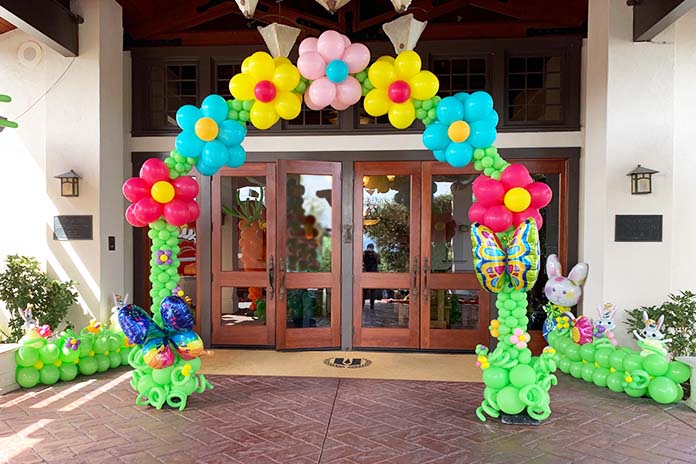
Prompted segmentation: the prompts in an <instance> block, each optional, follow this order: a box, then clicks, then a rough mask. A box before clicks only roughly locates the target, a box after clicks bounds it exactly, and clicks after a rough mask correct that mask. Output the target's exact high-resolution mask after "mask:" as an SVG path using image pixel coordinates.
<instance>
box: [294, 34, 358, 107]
mask: <svg viewBox="0 0 696 464" xmlns="http://www.w3.org/2000/svg"><path fill="white" fill-rule="evenodd" d="M299 54H300V56H299V58H298V60H297V69H299V71H300V74H301V75H302V77H304V78H305V79H308V80H310V81H313V82H312V83H311V84H310V86H309V88H308V89H307V92H305V96H304V98H305V104H306V105H307V106H308V107H309V108H310V109H313V110H321V109H323V108H326V107H327V106H329V105H331V106H332V107H333V108H334V109H336V110H339V111H340V110H344V109H346V108H348V107H349V106H351V105H354V104H356V103H357V102H358V101H359V100H360V98H361V97H362V88H361V86H360V82H358V80H357V79H356V78H354V77H353V76H352V74H357V73H359V72H361V71H363V70H364V69H365V68H367V65H368V64H370V50H368V48H367V47H366V46H365V45H363V44H359V43H355V44H354V43H351V42H350V40H349V39H348V37H346V36H345V35H343V34H339V33H338V32H336V31H325V32H323V33H322V34H321V35H320V36H319V38H318V39H317V38H314V37H310V38H307V39H304V40H303V41H302V43H300V47H299Z"/></svg>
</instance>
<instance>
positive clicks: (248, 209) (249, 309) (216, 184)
mask: <svg viewBox="0 0 696 464" xmlns="http://www.w3.org/2000/svg"><path fill="white" fill-rule="evenodd" d="M211 216H212V222H213V244H212V253H213V259H212V264H213V285H212V306H213V308H212V309H213V311H212V315H213V318H212V322H213V324H212V325H213V334H212V339H213V343H214V344H224V345H252V346H273V345H274V344H275V289H274V279H275V275H274V274H273V273H274V271H275V269H274V267H275V262H274V255H275V226H276V223H275V216H276V215H275V165H274V164H271V163H258V164H256V163H249V164H247V165H245V166H244V167H242V168H237V169H222V170H221V171H220V172H219V173H218V174H217V175H215V176H214V178H213V189H212V214H211Z"/></svg>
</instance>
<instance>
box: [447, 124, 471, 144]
mask: <svg viewBox="0 0 696 464" xmlns="http://www.w3.org/2000/svg"><path fill="white" fill-rule="evenodd" d="M470 133H471V128H470V127H469V124H467V122H466V121H455V122H453V123H452V124H450V126H449V129H447V136H448V137H449V138H450V140H451V141H453V142H457V143H461V142H463V141H465V140H466V139H468V138H469V134H470Z"/></svg>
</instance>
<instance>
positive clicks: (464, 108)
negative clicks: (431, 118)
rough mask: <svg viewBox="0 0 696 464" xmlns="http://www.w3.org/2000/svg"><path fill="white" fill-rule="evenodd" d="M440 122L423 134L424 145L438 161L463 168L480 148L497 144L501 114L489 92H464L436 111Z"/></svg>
mask: <svg viewBox="0 0 696 464" xmlns="http://www.w3.org/2000/svg"><path fill="white" fill-rule="evenodd" d="M435 112H436V114H437V120H436V121H435V122H434V123H432V124H430V125H429V126H428V127H427V128H426V129H425V132H423V145H425V146H426V147H427V148H428V149H429V150H432V151H433V155H434V156H435V159H437V160H438V161H442V162H445V161H446V162H447V163H449V164H451V165H452V166H454V167H456V168H461V167H464V166H466V165H467V164H469V162H471V158H472V156H473V154H474V149H476V148H487V147H489V146H491V145H493V142H494V141H495V137H496V130H495V126H497V125H498V113H496V112H495V110H494V109H493V98H491V96H490V95H489V94H488V93H487V92H474V93H472V94H471V95H469V94H468V93H466V92H460V93H458V94H456V95H454V96H452V97H445V98H443V99H442V100H441V101H440V103H438V105H437V108H436V110H435Z"/></svg>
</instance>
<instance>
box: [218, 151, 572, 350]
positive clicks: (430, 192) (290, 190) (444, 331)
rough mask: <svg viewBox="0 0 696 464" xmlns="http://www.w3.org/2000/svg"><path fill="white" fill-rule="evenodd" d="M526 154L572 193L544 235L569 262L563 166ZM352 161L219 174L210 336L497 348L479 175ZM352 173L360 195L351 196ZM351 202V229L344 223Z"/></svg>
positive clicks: (244, 342)
mask: <svg viewBox="0 0 696 464" xmlns="http://www.w3.org/2000/svg"><path fill="white" fill-rule="evenodd" d="M524 163H525V164H526V165H527V166H528V167H529V168H530V171H531V172H533V173H535V175H536V176H537V177H538V179H541V180H543V181H547V182H548V183H549V184H550V185H551V186H552V189H553V190H554V192H555V193H557V195H558V194H560V195H558V197H557V199H556V200H554V203H552V204H551V205H550V206H549V208H547V211H546V212H545V213H544V215H545V217H546V219H547V222H548V225H547V226H545V231H546V232H545V234H546V235H545V237H546V240H544V244H545V246H546V247H547V248H548V249H549V250H550V252H555V253H558V254H559V255H561V258H562V259H564V257H565V254H566V253H565V250H566V247H567V243H564V240H565V239H564V237H565V236H566V234H565V233H564V231H565V230H567V226H568V225H567V219H566V215H565V214H564V210H565V206H564V201H565V200H564V197H567V175H566V174H567V173H564V171H563V169H564V167H563V166H564V165H563V163H562V162H558V163H556V162H554V161H548V160H525V161H524ZM341 166H342V164H341V163H340V162H324V161H294V160H287V161H276V162H270V163H248V164H246V165H245V166H243V167H242V168H238V169H223V170H221V171H220V173H219V174H217V175H216V176H215V177H214V178H213V185H212V201H211V207H212V239H213V242H212V268H213V269H212V278H213V281H212V289H211V290H212V298H211V302H212V308H211V309H212V311H211V314H212V343H213V344H214V345H230V346H259V347H276V348H278V349H312V348H339V347H341V346H346V345H348V343H346V341H347V340H346V339H345V338H344V340H343V344H342V343H341V342H342V340H341V333H343V336H344V337H351V336H350V335H349V334H351V333H352V340H351V342H352V343H350V345H351V346H352V347H354V348H356V349H357V348H377V349H379V348H385V349H395V348H396V349H424V350H473V349H474V348H475V347H476V345H477V344H479V343H484V344H487V343H488V342H489V335H488V323H489V319H490V312H491V311H490V306H491V300H490V297H489V294H488V293H486V292H484V291H482V290H481V289H480V287H479V284H478V282H477V280H476V277H475V275H474V273H473V272H472V252H471V242H470V238H469V226H470V222H469V220H468V210H469V207H470V206H471V204H472V191H471V187H472V182H473V181H474V179H475V178H476V176H477V173H476V172H475V171H474V170H473V169H471V168H463V169H456V168H452V167H450V166H448V165H446V164H443V163H438V162H434V161H433V162H430V161H406V162H355V163H353V166H352V167H353V169H352V176H348V177H347V178H343V176H342V173H341ZM342 182H350V183H352V192H353V195H352V199H350V200H348V201H343V202H342V200H341V191H342ZM343 191H349V189H344V190H343ZM351 207H352V210H353V221H352V224H342V223H341V217H342V208H351ZM343 217H346V216H345V215H344V216H343ZM349 248H351V249H352V256H351V254H349V253H346V251H347V250H348V249H349ZM342 249H343V251H344V254H343V256H342ZM346 259H347V260H352V272H345V269H350V266H342V265H341V264H342V260H346ZM342 268H343V269H344V273H343V274H342V273H341V269H342ZM541 288H543V286H542V287H541ZM342 294H343V298H342ZM346 301H352V304H345V302H346ZM342 302H343V303H344V306H343V307H342V306H341V303H342ZM342 311H343V312H346V311H348V312H350V316H351V317H345V316H346V314H344V315H343V317H342V314H341V312H342ZM341 320H343V321H344V323H345V321H351V320H352V324H351V325H352V327H351V329H352V331H351V330H343V331H341Z"/></svg>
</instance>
